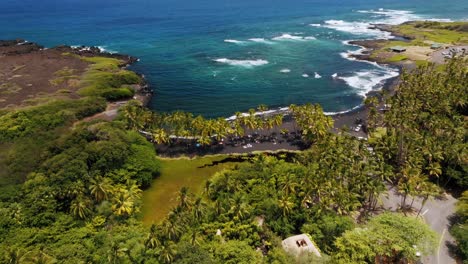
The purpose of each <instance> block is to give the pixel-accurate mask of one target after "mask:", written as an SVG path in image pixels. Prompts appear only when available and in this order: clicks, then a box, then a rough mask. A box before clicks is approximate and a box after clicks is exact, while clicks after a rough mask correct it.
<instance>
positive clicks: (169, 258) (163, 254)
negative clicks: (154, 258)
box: [159, 241, 177, 263]
mask: <svg viewBox="0 0 468 264" xmlns="http://www.w3.org/2000/svg"><path fill="white" fill-rule="evenodd" d="M176 253H177V252H176V249H175V244H174V243H173V242H172V241H168V242H166V243H164V244H163V245H162V246H161V250H160V251H159V260H160V261H162V262H164V263H171V262H173V261H174V258H175V256H176Z"/></svg>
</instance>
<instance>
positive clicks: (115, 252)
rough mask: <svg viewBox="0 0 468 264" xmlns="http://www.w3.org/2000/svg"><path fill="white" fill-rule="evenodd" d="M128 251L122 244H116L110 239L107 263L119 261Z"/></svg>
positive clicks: (114, 263) (113, 263)
mask: <svg viewBox="0 0 468 264" xmlns="http://www.w3.org/2000/svg"><path fill="white" fill-rule="evenodd" d="M127 252H128V249H127V248H125V247H122V245H119V244H117V243H116V242H115V241H112V243H111V246H110V249H109V251H108V252H107V253H108V255H107V260H108V261H109V263H112V264H117V263H120V262H121V259H122V257H123V256H125V254H126V253H127Z"/></svg>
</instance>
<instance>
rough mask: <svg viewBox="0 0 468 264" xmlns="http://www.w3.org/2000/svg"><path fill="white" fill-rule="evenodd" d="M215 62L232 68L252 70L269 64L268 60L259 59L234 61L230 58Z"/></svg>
mask: <svg viewBox="0 0 468 264" xmlns="http://www.w3.org/2000/svg"><path fill="white" fill-rule="evenodd" d="M214 61H216V62H219V63H224V64H229V65H232V66H239V67H244V68H252V67H255V66H262V65H265V64H268V61H267V60H262V59H257V60H232V59H228V58H219V59H215V60H214Z"/></svg>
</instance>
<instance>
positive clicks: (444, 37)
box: [392, 21, 468, 44]
mask: <svg viewBox="0 0 468 264" xmlns="http://www.w3.org/2000/svg"><path fill="white" fill-rule="evenodd" d="M467 29H468V22H431V21H423V22H420V21H416V22H410V23H404V24H401V25H398V26H394V27H393V29H392V30H395V31H396V32H398V33H399V34H403V35H405V36H407V37H410V38H412V39H417V40H429V41H433V42H437V43H447V44H459V43H467V42H468V30H467Z"/></svg>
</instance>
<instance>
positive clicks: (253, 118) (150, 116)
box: [122, 101, 333, 146]
mask: <svg viewBox="0 0 468 264" xmlns="http://www.w3.org/2000/svg"><path fill="white" fill-rule="evenodd" d="M266 111H268V107H267V106H266V105H260V106H259V107H258V108H257V109H253V108H252V109H249V111H248V113H241V112H236V113H235V118H234V119H233V120H229V121H228V120H227V119H225V118H215V119H207V118H204V117H202V116H196V117H195V116H194V115H193V114H191V113H187V112H182V111H176V112H173V113H156V112H152V111H149V110H146V109H144V108H143V107H142V106H141V104H139V103H138V102H136V101H131V102H129V103H128V104H127V105H125V106H124V107H123V108H122V113H123V118H124V120H125V122H126V124H127V127H128V128H129V129H134V130H138V131H144V132H145V134H147V135H150V136H151V138H152V139H153V140H154V142H156V143H157V144H169V143H172V142H174V141H175V142H177V141H179V140H194V141H196V142H197V143H198V144H200V145H204V146H206V145H210V144H212V143H213V142H214V141H218V142H219V141H221V140H224V139H227V138H232V137H243V136H244V135H245V134H246V131H247V130H250V131H252V132H253V131H259V130H271V129H273V128H280V127H281V126H282V124H283V119H284V114H283V113H268V114H266V113H265V112H266ZM289 113H291V114H292V116H293V117H294V119H295V120H296V122H297V126H298V128H299V129H300V130H301V131H302V134H303V137H304V139H305V140H310V141H312V140H314V139H315V138H318V137H323V136H324V135H325V134H326V133H328V131H329V130H330V128H331V127H332V126H333V120H332V118H331V117H328V116H326V115H324V113H323V110H322V108H321V107H320V106H319V105H311V104H306V105H303V106H297V105H291V107H290V110H289Z"/></svg>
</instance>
